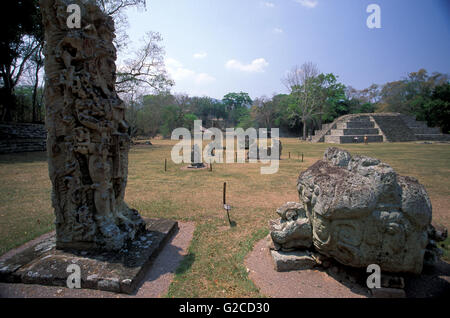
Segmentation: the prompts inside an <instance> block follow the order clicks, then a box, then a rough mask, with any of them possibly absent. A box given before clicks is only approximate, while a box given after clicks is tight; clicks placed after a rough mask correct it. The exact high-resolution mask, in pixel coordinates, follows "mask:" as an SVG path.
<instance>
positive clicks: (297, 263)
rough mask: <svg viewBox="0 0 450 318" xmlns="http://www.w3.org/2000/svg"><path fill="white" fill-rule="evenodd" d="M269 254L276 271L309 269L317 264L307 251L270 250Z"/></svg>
mask: <svg viewBox="0 0 450 318" xmlns="http://www.w3.org/2000/svg"><path fill="white" fill-rule="evenodd" d="M270 254H271V255H272V259H273V263H274V267H275V270H276V271H277V272H289V271H296V270H303V269H311V268H313V267H315V266H317V265H318V264H317V262H316V260H315V259H314V258H313V257H312V255H311V253H309V252H308V251H294V252H282V251H274V250H272V251H270Z"/></svg>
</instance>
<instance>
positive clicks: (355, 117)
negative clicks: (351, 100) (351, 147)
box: [312, 113, 450, 144]
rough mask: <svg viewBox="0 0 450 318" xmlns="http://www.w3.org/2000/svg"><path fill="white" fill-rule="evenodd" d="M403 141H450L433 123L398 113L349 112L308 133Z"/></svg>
mask: <svg viewBox="0 0 450 318" xmlns="http://www.w3.org/2000/svg"><path fill="white" fill-rule="evenodd" d="M364 136H367V138H368V142H369V143H372V142H405V141H450V135H447V134H442V133H441V132H440V130H439V128H437V127H428V126H427V123H426V122H423V121H417V120H416V119H415V118H414V117H412V116H408V115H403V114H399V113H373V114H350V115H344V116H342V117H339V118H337V119H336V120H335V121H334V122H332V123H331V124H326V125H323V126H322V129H321V130H317V131H316V132H315V134H314V136H313V137H312V142H326V143H338V144H341V143H354V142H358V143H363V142H364Z"/></svg>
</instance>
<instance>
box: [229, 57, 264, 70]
mask: <svg viewBox="0 0 450 318" xmlns="http://www.w3.org/2000/svg"><path fill="white" fill-rule="evenodd" d="M267 66H269V63H267V61H266V60H265V59H264V58H259V59H256V60H253V61H252V62H251V63H250V64H242V63H241V62H239V61H238V60H229V61H228V62H227V63H226V64H225V67H226V68H227V69H229V70H238V71H243V72H249V73H253V72H259V73H260V72H264V69H265V68H266V67H267Z"/></svg>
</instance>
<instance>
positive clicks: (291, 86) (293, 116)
mask: <svg viewBox="0 0 450 318" xmlns="http://www.w3.org/2000/svg"><path fill="white" fill-rule="evenodd" d="M318 75H319V70H318V68H317V66H316V65H315V64H313V63H311V62H307V63H304V64H303V65H302V66H301V67H298V66H295V67H293V68H292V70H291V71H290V72H288V74H287V75H286V76H285V77H284V78H283V79H282V82H283V84H284V85H285V86H286V88H287V89H288V90H289V91H290V95H291V97H292V99H291V103H290V105H289V118H290V120H291V121H292V122H293V123H295V122H296V121H301V122H302V124H303V139H304V140H305V139H306V134H307V123H308V121H310V120H312V119H313V116H315V115H318V114H320V110H319V101H320V94H321V93H319V90H318Z"/></svg>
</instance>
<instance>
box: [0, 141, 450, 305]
mask: <svg viewBox="0 0 450 318" xmlns="http://www.w3.org/2000/svg"><path fill="white" fill-rule="evenodd" d="M282 142H283V156H282V160H281V161H280V168H279V171H278V173H276V174H273V175H261V173H260V168H261V166H262V165H261V164H213V171H212V172H210V171H208V170H200V171H189V170H182V169H181V168H182V167H183V166H185V164H183V165H181V164H180V165H176V164H174V163H173V162H172V161H171V160H170V151H171V149H172V146H173V145H174V143H175V142H172V141H167V140H154V141H153V140H152V143H153V144H154V146H138V147H134V148H132V150H131V152H130V156H129V177H128V186H127V193H126V201H127V203H128V204H129V205H130V206H131V207H133V208H136V209H138V210H139V212H140V213H141V214H142V215H143V216H146V217H157V218H161V217H164V218H171V219H175V220H179V221H192V222H195V224H196V229H195V232H194V238H193V240H192V242H191V245H190V247H189V253H188V256H187V257H186V258H185V259H184V261H183V262H182V264H181V266H180V267H179V268H178V270H177V272H176V275H175V279H174V281H173V283H172V285H171V286H170V289H169V293H168V296H169V297H207V296H208V297H259V296H262V295H260V293H259V292H258V290H257V288H256V287H255V286H254V285H253V284H252V283H251V281H250V280H249V279H248V277H247V272H246V269H245V267H244V258H245V256H246V255H247V254H248V252H249V251H250V250H251V248H252V246H253V244H254V243H255V242H256V241H257V240H259V239H261V238H263V237H264V236H265V235H267V233H268V231H267V227H268V226H267V222H268V220H269V219H272V218H275V217H276V214H275V210H276V209H277V208H278V207H279V206H281V205H282V204H283V203H285V202H287V201H297V200H298V194H297V192H296V182H297V177H298V174H299V172H301V171H302V170H304V169H306V168H307V167H309V166H310V165H312V164H313V163H314V162H315V161H316V160H318V159H320V158H321V157H322V155H323V152H324V151H325V149H326V148H327V147H329V146H330V145H326V144H309V143H302V142H300V141H298V140H297V139H282ZM340 147H342V148H345V149H347V150H349V151H351V152H352V153H353V154H354V153H359V154H366V155H369V156H373V157H376V158H379V159H381V160H382V161H384V162H386V163H388V164H390V165H391V166H392V167H393V168H394V169H396V171H397V172H398V173H400V174H403V175H410V176H414V177H416V178H418V179H419V181H420V182H421V183H422V184H424V185H425V186H426V188H427V191H428V193H429V195H430V197H431V199H432V203H433V207H434V210H433V213H434V216H433V219H434V221H437V222H439V223H442V224H443V225H444V226H447V227H448V226H449V225H450V219H449V214H450V213H449V211H448V206H449V205H450V199H449V198H450V196H449V194H450V187H449V176H450V164H449V163H450V145H447V144H430V145H428V144H416V143H392V144H391V143H386V144H369V145H360V144H358V145H353V144H350V145H341V146H340ZM289 152H291V159H288V156H289ZM302 153H303V154H304V162H301V154H302ZM164 159H168V171H167V172H165V171H164ZM0 180H1V182H0V200H1V201H0V202H2V203H1V206H0V253H1V254H2V253H4V252H6V251H8V250H10V249H11V248H14V247H16V246H19V245H21V244H23V243H25V242H26V241H28V240H30V239H32V238H35V237H37V236H39V235H41V234H43V233H46V232H48V231H50V230H52V229H53V211H52V208H51V202H50V193H51V187H50V181H49V179H48V170H47V162H46V155H45V153H28V154H15V155H0ZM223 182H227V203H229V204H230V205H231V206H232V210H231V212H230V214H231V219H232V220H233V221H234V222H235V223H236V226H235V227H230V226H229V224H228V220H227V218H226V212H225V210H223V206H222V189H223ZM447 255H448V254H447ZM447 257H448V256H447Z"/></svg>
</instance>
